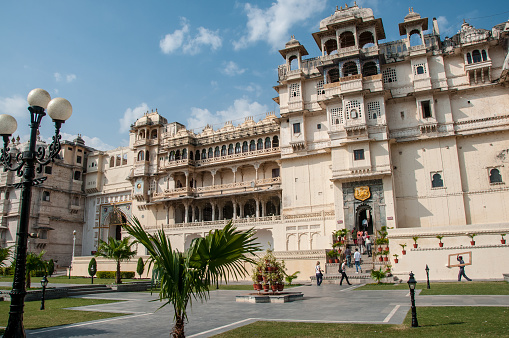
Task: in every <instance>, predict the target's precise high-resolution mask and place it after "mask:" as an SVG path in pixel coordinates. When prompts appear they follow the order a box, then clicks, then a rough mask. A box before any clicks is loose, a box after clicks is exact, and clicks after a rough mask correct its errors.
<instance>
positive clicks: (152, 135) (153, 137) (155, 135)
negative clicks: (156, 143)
mask: <svg viewBox="0 0 509 338" xmlns="http://www.w3.org/2000/svg"><path fill="white" fill-rule="evenodd" d="M150 138H151V139H155V138H157V129H154V130H152V134H151V136H150Z"/></svg>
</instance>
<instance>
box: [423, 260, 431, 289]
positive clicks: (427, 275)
mask: <svg viewBox="0 0 509 338" xmlns="http://www.w3.org/2000/svg"><path fill="white" fill-rule="evenodd" d="M424 270H426V282H427V288H428V289H429V288H430V287H429V268H428V264H426V269H424Z"/></svg>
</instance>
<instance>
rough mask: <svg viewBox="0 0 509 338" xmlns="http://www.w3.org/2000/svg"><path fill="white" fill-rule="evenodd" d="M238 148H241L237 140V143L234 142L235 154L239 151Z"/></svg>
mask: <svg viewBox="0 0 509 338" xmlns="http://www.w3.org/2000/svg"><path fill="white" fill-rule="evenodd" d="M240 150H241V148H240V143H239V142H237V143H236V144H235V154H238V153H240Z"/></svg>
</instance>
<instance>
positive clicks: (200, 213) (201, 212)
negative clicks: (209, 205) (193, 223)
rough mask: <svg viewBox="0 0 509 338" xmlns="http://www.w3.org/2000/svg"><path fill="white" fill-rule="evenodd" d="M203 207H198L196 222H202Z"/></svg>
mask: <svg viewBox="0 0 509 338" xmlns="http://www.w3.org/2000/svg"><path fill="white" fill-rule="evenodd" d="M203 209H204V207H203V206H200V207H198V222H203Z"/></svg>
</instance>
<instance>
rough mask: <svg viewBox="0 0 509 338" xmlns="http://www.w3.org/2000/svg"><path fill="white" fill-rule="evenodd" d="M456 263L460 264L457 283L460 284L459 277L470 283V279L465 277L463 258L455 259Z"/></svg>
mask: <svg viewBox="0 0 509 338" xmlns="http://www.w3.org/2000/svg"><path fill="white" fill-rule="evenodd" d="M456 259H457V260H458V262H460V271H459V273H458V282H461V277H465V279H466V280H467V281H469V282H470V281H472V280H471V279H470V278H468V277H467V275H465V262H464V261H463V256H458V257H456Z"/></svg>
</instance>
